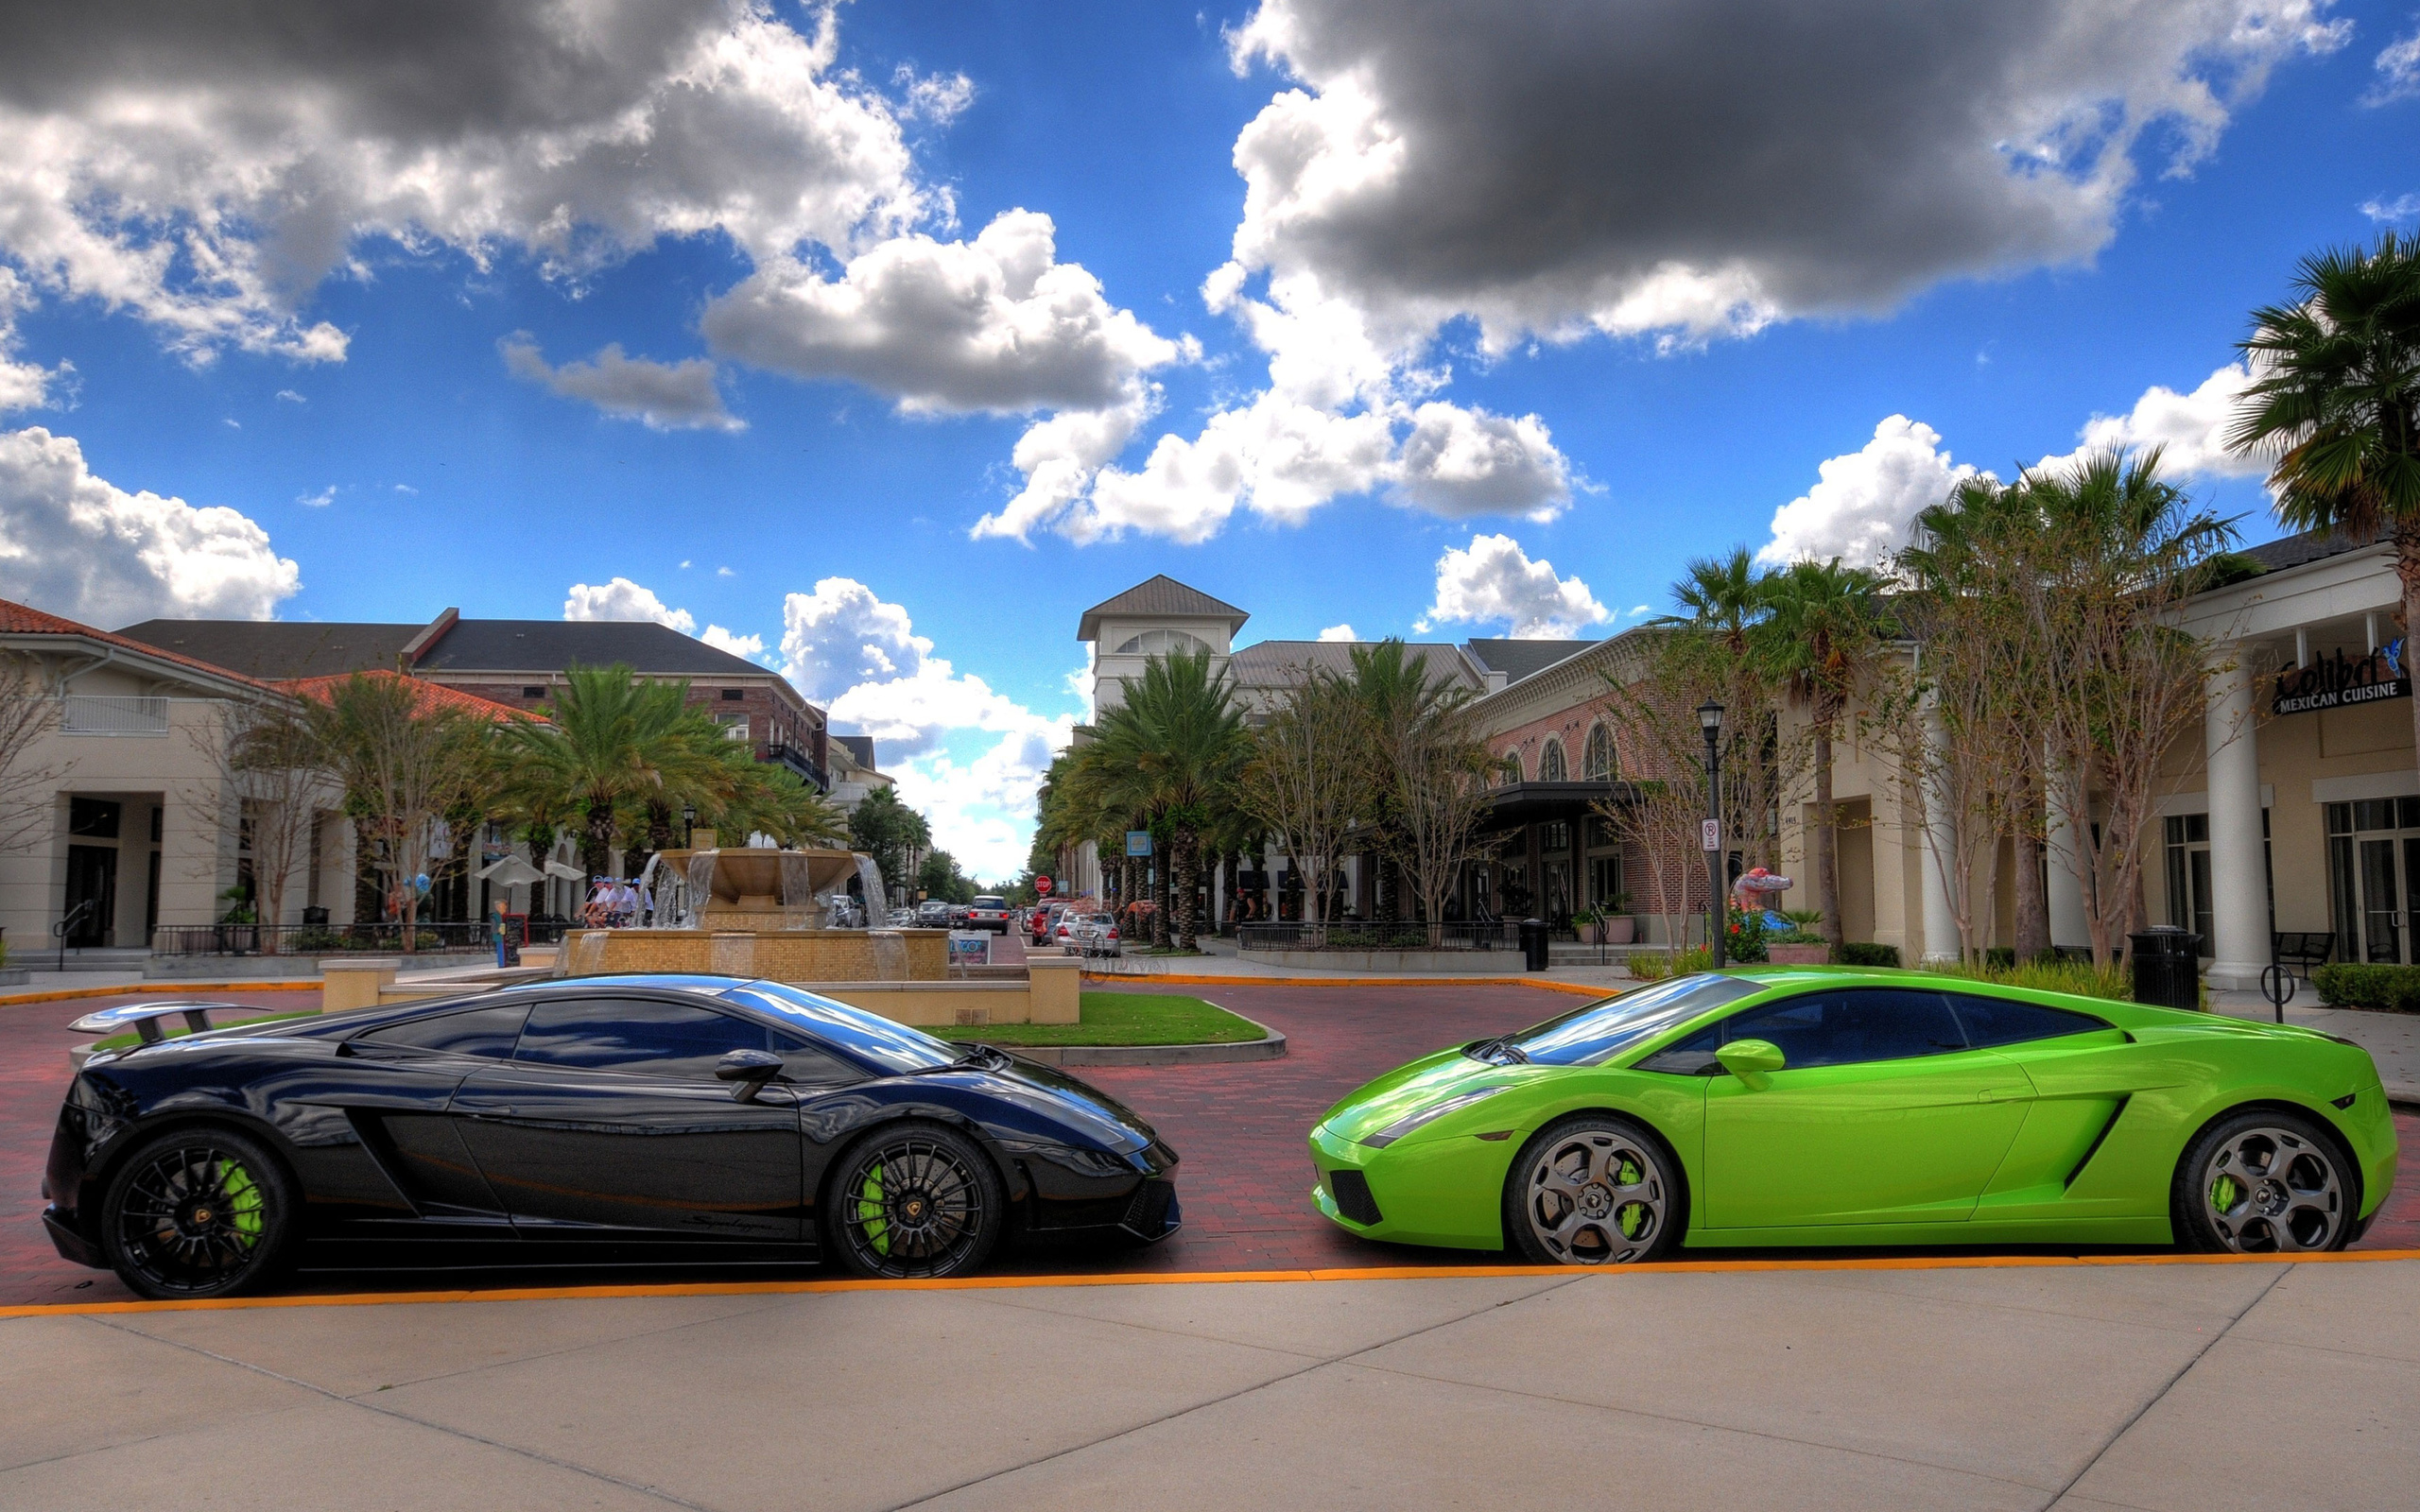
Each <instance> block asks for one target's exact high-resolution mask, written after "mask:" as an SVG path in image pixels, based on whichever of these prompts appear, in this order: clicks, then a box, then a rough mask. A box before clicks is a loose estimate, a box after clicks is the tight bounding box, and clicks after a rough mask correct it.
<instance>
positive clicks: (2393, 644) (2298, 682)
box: [2269, 637, 2411, 714]
mask: <svg viewBox="0 0 2420 1512" xmlns="http://www.w3.org/2000/svg"><path fill="white" fill-rule="evenodd" d="M2409 697H2411V669H2410V668H2409V667H2407V666H2405V665H2404V664H2403V642H2402V640H2401V638H2400V637H2398V638H2397V639H2395V640H2393V641H2389V642H2388V643H2387V644H2384V645H2382V646H2379V647H2378V648H2377V650H2375V651H2373V652H2371V653H2370V654H2369V655H2367V656H2365V657H2358V658H2357V657H2348V656H2346V655H2345V654H2344V653H2343V652H2342V651H2339V652H2337V653H2336V654H2335V655H2334V656H2332V657H2325V656H2324V657H2320V658H2319V659H2317V660H2316V661H2314V662H2312V663H2311V664H2310V665H2309V666H2307V667H2285V668H2281V669H2280V670H2279V671H2278V673H2277V681H2276V688H2275V691H2274V692H2273V694H2272V695H2271V696H2270V699H2269V712H2270V713H2273V714H2307V713H2312V712H2313V711H2315V710H2320V709H2347V708H2351V707H2352V706H2353V705H2355V704H2364V703H2378V702H2382V701H2383V700H2385V699H2388V698H2409Z"/></svg>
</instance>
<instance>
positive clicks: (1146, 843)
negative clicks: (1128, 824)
mask: <svg viewBox="0 0 2420 1512" xmlns="http://www.w3.org/2000/svg"><path fill="white" fill-rule="evenodd" d="M1126 853H1127V854H1128V855H1130V856H1148V855H1150V853H1151V832H1150V831H1149V830H1129V831H1127V832H1126Z"/></svg>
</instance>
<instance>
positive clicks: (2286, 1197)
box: [2169, 1108, 2360, 1255]
mask: <svg viewBox="0 0 2420 1512" xmlns="http://www.w3.org/2000/svg"><path fill="white" fill-rule="evenodd" d="M2359 1192H2360V1180H2359V1174H2358V1172H2357V1170H2356V1168H2355V1166H2354V1164H2353V1161H2352V1159H2351V1157H2350V1156H2349V1155H2347V1154H2346V1152H2345V1150H2344V1147H2343V1146H2342V1144H2341V1143H2339V1142H2338V1141H2337V1140H2336V1139H2335V1138H2334V1137H2333V1135H2332V1134H2331V1133H2330V1132H2329V1131H2328V1130H2326V1129H2325V1128H2322V1127H2321V1126H2320V1125H2319V1124H2318V1123H2317V1122H2316V1121H2314V1120H2312V1119H2309V1118H2307V1117H2305V1116H2303V1115H2302V1114H2300V1113H2290V1112H2286V1111H2283V1110H2282V1109H2275V1108H2247V1109H2245V1110H2244V1111H2242V1112H2240V1113H2232V1114H2229V1115H2228V1116H2227V1117H2225V1118H2221V1119H2220V1120H2219V1121H2218V1122H2217V1123H2215V1124H2212V1125H2210V1126H2209V1127H2207V1128H2205V1129H2204V1130H2203V1131H2202V1132H2201V1134H2200V1135H2199V1136H2197V1137H2196V1138H2195V1139H2194V1141H2193V1143H2190V1144H2188V1145H2187V1146H2186V1148H2185V1155H2184V1157H2183V1159H2181V1160H2178V1161H2177V1162H2176V1178H2175V1183H2174V1185H2173V1186H2172V1188H2171V1189H2170V1192H2169V1222H2170V1226H2171V1227H2172V1228H2173V1229H2174V1230H2175V1235H2176V1242H2177V1244H2179V1245H2180V1246H2184V1247H2186V1248H2188V1249H2202V1250H2225V1251H2232V1252H2234V1253H2237V1254H2244V1255H2294V1254H2309V1253H2313V1252H2325V1251H2327V1250H2333V1249H2342V1248H2343V1247H2344V1246H2346V1245H2348V1244H2350V1243H2352V1241H2353V1235H2354V1232H2355V1229H2356V1228H2357V1227H2358V1226H2357V1225H2356V1223H2355V1221H2354V1219H2355V1209H2356V1208H2357V1207H2359Z"/></svg>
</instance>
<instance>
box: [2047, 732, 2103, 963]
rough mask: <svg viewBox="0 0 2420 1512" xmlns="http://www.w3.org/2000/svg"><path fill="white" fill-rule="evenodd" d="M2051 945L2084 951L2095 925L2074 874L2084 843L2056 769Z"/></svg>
mask: <svg viewBox="0 0 2420 1512" xmlns="http://www.w3.org/2000/svg"><path fill="white" fill-rule="evenodd" d="M2049 770H2050V773H2051V779H2050V782H2048V784H2047V787H2048V794H2049V799H2050V801H2049V809H2050V813H2049V820H2050V827H2049V844H2048V848H2047V849H2048V861H2049V872H2050V885H2049V889H2048V896H2049V904H2050V943H2051V944H2053V945H2071V946H2074V947H2076V948H2078V949H2083V948H2084V947H2087V946H2089V945H2091V943H2092V921H2091V919H2089V918H2088V917H2087V916H2086V914H2085V911H2084V906H2083V882H2082V881H2081V880H2080V879H2078V877H2077V876H2076V872H2075V858H2076V851H2077V849H2078V847H2079V846H2081V845H2082V844H2083V839H2082V836H2081V834H2080V833H2079V832H2078V830H2077V828H2076V820H2075V816H2074V815H2072V814H2070V813H2068V812H2067V802H2066V796H2065V794H2066V790H2065V788H2064V787H2062V786H2061V784H2060V782H2059V781H2058V772H2057V769H2056V768H2055V767H2051V768H2049Z"/></svg>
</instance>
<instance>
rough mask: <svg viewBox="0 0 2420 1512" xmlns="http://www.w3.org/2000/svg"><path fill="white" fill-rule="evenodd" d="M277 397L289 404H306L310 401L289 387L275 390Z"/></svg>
mask: <svg viewBox="0 0 2420 1512" xmlns="http://www.w3.org/2000/svg"><path fill="white" fill-rule="evenodd" d="M277 397H278V398H280V399H282V400H284V401H285V403H287V404H309V403H310V401H309V400H307V399H305V398H303V397H302V395H301V394H298V393H296V392H295V391H294V390H293V389H291V388H281V389H279V390H278V391H277Z"/></svg>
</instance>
